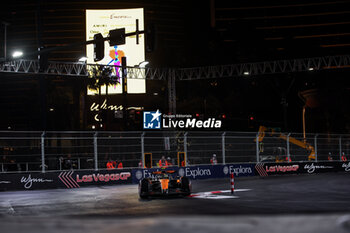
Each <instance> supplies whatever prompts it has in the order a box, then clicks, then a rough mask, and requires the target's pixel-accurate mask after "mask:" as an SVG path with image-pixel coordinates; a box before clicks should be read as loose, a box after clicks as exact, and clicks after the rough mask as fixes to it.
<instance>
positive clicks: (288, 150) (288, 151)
mask: <svg viewBox="0 0 350 233" xmlns="http://www.w3.org/2000/svg"><path fill="white" fill-rule="evenodd" d="M289 136H290V133H289V134H288V135H287V157H288V163H289V161H290V148H289V146H290V145H289Z"/></svg>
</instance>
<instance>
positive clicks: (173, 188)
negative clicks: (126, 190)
mask: <svg viewBox="0 0 350 233" xmlns="http://www.w3.org/2000/svg"><path fill="white" fill-rule="evenodd" d="M152 174H153V177H152V178H144V179H142V180H140V183H139V195H140V198H148V197H150V196H170V195H179V196H188V195H190V194H191V189H192V187H191V182H190V180H189V179H188V178H187V177H184V176H182V177H179V176H176V175H175V171H172V170H162V171H156V172H153V173H152Z"/></svg>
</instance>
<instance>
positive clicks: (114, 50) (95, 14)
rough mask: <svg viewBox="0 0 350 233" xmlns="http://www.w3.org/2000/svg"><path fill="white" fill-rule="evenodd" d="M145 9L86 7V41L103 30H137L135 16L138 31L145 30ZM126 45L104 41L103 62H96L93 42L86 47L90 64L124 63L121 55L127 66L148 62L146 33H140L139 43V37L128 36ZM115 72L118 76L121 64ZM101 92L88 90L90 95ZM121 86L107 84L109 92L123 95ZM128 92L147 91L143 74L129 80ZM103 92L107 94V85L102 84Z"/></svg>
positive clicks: (103, 32)
mask: <svg viewBox="0 0 350 233" xmlns="http://www.w3.org/2000/svg"><path fill="white" fill-rule="evenodd" d="M143 15H144V10H143V8H134V9H115V10H110V9H109V10H86V40H93V38H94V35H95V34H97V33H101V34H102V35H103V37H107V36H108V34H109V31H110V30H113V29H117V28H125V33H130V32H135V30H136V19H138V21H139V30H140V31H142V30H144V17H143ZM125 41H126V43H125V44H124V45H118V46H117V45H116V46H110V45H109V42H108V41H105V56H104V58H103V59H102V60H101V61H98V62H94V45H93V44H89V45H87V46H86V57H87V64H101V65H115V66H121V60H122V57H124V56H125V57H126V60H127V66H131V67H133V66H135V65H136V66H137V65H139V64H140V63H141V62H143V61H145V39H144V35H143V34H140V35H139V44H136V36H130V37H126V39H125ZM113 69H114V71H113V74H114V75H116V76H117V79H119V80H120V83H121V77H119V75H120V72H118V69H120V68H118V67H114V68H113ZM97 92H98V91H96V90H91V89H88V95H95V94H97ZM121 93H122V85H121V84H117V85H111V86H109V87H108V94H109V95H110V94H121ZM127 93H130V94H138V93H140V94H142V93H146V81H145V79H144V78H143V77H139V78H129V79H127ZM101 94H106V86H102V87H101Z"/></svg>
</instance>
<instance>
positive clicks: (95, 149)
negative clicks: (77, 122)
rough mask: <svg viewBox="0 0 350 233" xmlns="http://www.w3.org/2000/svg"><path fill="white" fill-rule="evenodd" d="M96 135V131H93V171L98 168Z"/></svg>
mask: <svg viewBox="0 0 350 233" xmlns="http://www.w3.org/2000/svg"><path fill="white" fill-rule="evenodd" d="M97 135H98V133H97V132H95V133H94V160H95V171H97V170H98V161H97V160H98V150H97Z"/></svg>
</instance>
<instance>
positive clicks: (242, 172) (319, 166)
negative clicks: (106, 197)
mask: <svg viewBox="0 0 350 233" xmlns="http://www.w3.org/2000/svg"><path fill="white" fill-rule="evenodd" d="M167 169H168V170H174V171H175V172H176V173H177V174H178V175H180V176H187V177H189V178H190V179H192V180H196V179H212V178H224V177H229V175H230V174H231V173H234V175H235V177H243V176H261V177H267V176H271V175H285V174H314V173H324V172H350V162H300V163H298V162H291V163H242V164H226V165H200V166H189V167H180V168H179V167H169V168H167ZM159 170H161V169H160V168H152V169H142V168H134V169H114V170H99V171H95V170H84V171H76V170H70V171H59V172H47V173H39V172H37V173H35V172H31V173H2V174H0V191H10V190H36V189H55V188H64V189H74V188H80V187H87V186H99V185H119V184H131V183H134V184H136V183H138V182H139V180H141V179H142V178H146V177H152V176H153V174H152V172H154V171H159Z"/></svg>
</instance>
